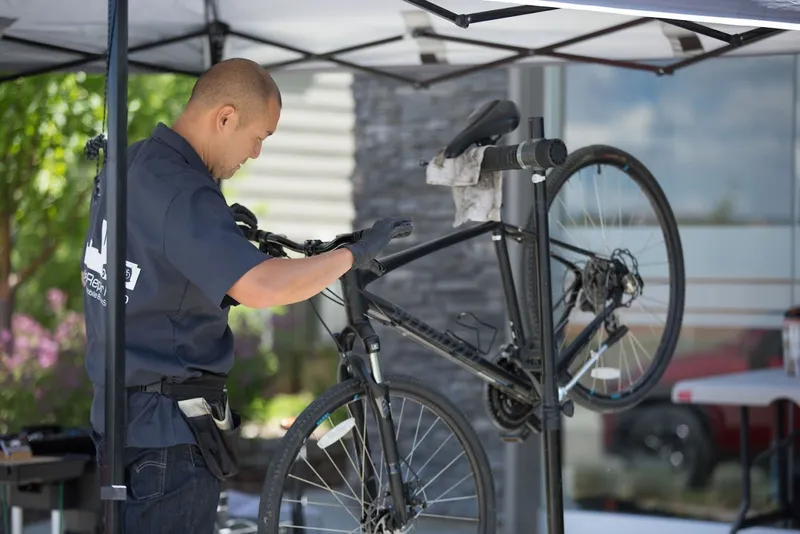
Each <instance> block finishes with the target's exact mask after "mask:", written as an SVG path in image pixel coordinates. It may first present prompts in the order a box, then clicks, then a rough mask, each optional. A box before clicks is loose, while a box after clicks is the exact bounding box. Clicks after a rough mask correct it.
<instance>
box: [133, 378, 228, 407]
mask: <svg viewBox="0 0 800 534" xmlns="http://www.w3.org/2000/svg"><path fill="white" fill-rule="evenodd" d="M226 378H227V377H226V376H224V375H212V374H204V375H201V376H199V377H196V378H187V379H186V380H183V381H181V382H176V379H175V378H164V379H162V380H160V381H158V382H153V383H150V384H146V385H144V386H132V387H129V388H127V389H128V390H129V391H133V392H145V393H158V394H159V395H164V396H165V397H169V398H171V399H174V400H177V401H181V400H185V399H193V398H197V397H203V398H205V399H207V400H209V401H212V400H217V399H219V398H220V397H221V396H222V395H223V393H224V391H225V379H226Z"/></svg>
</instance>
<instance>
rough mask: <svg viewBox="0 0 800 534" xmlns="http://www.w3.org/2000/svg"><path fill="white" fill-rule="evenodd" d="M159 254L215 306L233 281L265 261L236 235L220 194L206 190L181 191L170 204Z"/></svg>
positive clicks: (240, 235)
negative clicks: (163, 254) (162, 252)
mask: <svg viewBox="0 0 800 534" xmlns="http://www.w3.org/2000/svg"><path fill="white" fill-rule="evenodd" d="M164 253H165V254H166V257H167V259H168V260H169V261H170V262H171V263H172V264H173V265H174V266H175V267H176V268H177V269H178V270H179V271H180V272H181V273H183V275H184V276H186V278H188V279H189V280H190V281H191V282H192V283H193V284H194V285H196V286H197V287H198V288H200V290H201V291H202V292H203V293H204V294H205V295H206V296H207V297H208V298H209V299H210V300H211V301H212V302H213V303H214V304H216V305H219V306H221V305H222V301H223V299H224V298H225V295H226V294H227V293H228V291H229V290H230V288H231V287H232V286H233V284H234V283H236V281H237V280H239V279H240V278H241V277H242V276H243V275H244V274H245V273H247V272H248V271H249V270H250V269H252V268H253V267H255V266H256V265H258V264H260V263H262V262H263V261H264V260H267V259H269V258H271V256H269V255H267V254H265V253H263V252H261V251H260V250H258V248H257V247H256V246H255V245H254V244H253V243H252V242H250V241H248V240H247V238H245V237H244V235H242V232H241V230H240V229H239V227H238V226H237V225H236V221H235V220H234V218H233V214H232V213H231V211H230V208H229V207H228V205H227V203H226V202H225V198H224V197H223V196H222V193H221V192H220V191H219V190H218V189H216V188H214V187H212V186H210V185H206V186H201V187H199V188H196V189H192V190H188V191H183V192H181V193H180V194H178V196H177V197H175V199H174V200H173V201H172V204H171V205H170V207H169V210H168V211H167V216H166V220H165V221H164Z"/></svg>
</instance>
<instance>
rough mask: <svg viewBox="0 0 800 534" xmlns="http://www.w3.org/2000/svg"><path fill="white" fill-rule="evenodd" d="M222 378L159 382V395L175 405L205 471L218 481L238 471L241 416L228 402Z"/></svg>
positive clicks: (212, 377) (207, 377) (203, 377)
mask: <svg viewBox="0 0 800 534" xmlns="http://www.w3.org/2000/svg"><path fill="white" fill-rule="evenodd" d="M224 380H225V377H222V376H209V375H205V376H202V377H200V378H193V379H189V380H187V381H185V382H181V383H163V384H162V388H163V389H162V392H161V393H162V394H163V395H166V396H168V397H170V398H172V399H173V400H175V401H176V402H177V404H178V408H180V410H181V413H182V414H183V417H184V419H185V420H186V422H187V423H188V424H189V427H190V428H191V429H192V433H193V434H194V437H195V440H196V441H197V445H198V447H199V448H200V451H201V452H202V454H203V459H204V460H205V462H206V465H207V466H208V469H209V470H210V471H211V472H212V473H213V474H214V476H216V477H217V478H219V479H220V480H225V479H226V478H230V477H232V476H234V475H236V474H237V473H238V472H239V454H238V448H237V445H238V437H239V431H240V429H241V422H242V421H241V417H240V416H239V414H237V413H236V412H234V411H232V410H231V408H230V405H229V403H228V390H227V388H226V387H225V383H224Z"/></svg>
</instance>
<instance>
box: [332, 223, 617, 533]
mask: <svg viewBox="0 0 800 534" xmlns="http://www.w3.org/2000/svg"><path fill="white" fill-rule="evenodd" d="M488 233H491V234H492V240H493V241H494V245H495V252H496V254H497V259H498V262H499V266H500V276H501V280H502V285H503V292H504V296H505V301H506V306H507V311H508V316H509V319H510V327H511V338H512V343H513V346H514V349H518V350H527V349H528V343H527V341H526V334H525V329H524V328H523V327H522V325H523V321H522V314H521V313H520V307H519V299H518V298H517V293H516V289H515V284H514V278H513V274H512V271H511V262H510V260H509V254H508V246H507V242H506V239H507V238H509V237H511V238H513V239H515V240H517V241H519V242H522V241H525V240H530V241H535V239H536V236H535V234H534V233H533V232H529V231H527V230H524V229H522V228H519V227H517V226H515V225H511V224H508V223H505V222H495V221H490V222H485V223H482V224H479V225H475V226H471V227H469V228H464V229H460V230H456V231H454V232H451V233H449V234H446V235H444V236H442V237H439V238H436V239H433V240H431V241H427V242H425V243H421V244H419V245H416V246H413V247H410V248H408V249H405V250H402V251H399V252H396V253H394V254H391V255H389V256H385V257H383V258H381V259H380V263H381V264H382V265H383V268H384V270H383V273H382V274H381V275H376V274H374V273H372V272H371V271H361V270H350V271H348V272H347V273H346V274H345V275H344V276H343V277H342V278H341V279H340V280H341V282H342V289H343V300H344V308H345V313H346V315H347V323H348V324H347V326H346V327H345V328H344V330H343V331H342V332H341V333H340V334H339V335H338V336H337V343H338V344H339V347H340V350H341V351H342V357H343V361H342V362H341V363H340V367H339V380H340V381H343V380H346V379H348V378H350V377H356V378H358V379H359V380H361V381H362V382H364V387H365V390H366V393H367V396H368V397H369V400H370V402H371V403H372V404H373V405H374V406H375V407H376V408H377V410H376V411H375V412H374V413H375V418H376V422H377V424H378V434H379V437H380V441H381V444H382V446H383V451H384V461H385V462H386V466H387V472H388V473H389V486H390V491H391V495H392V501H393V509H394V514H396V515H395V518H394V519H395V522H396V525H399V526H402V525H405V524H406V522H407V517H408V510H407V508H406V494H405V491H404V487H403V480H402V477H401V475H400V463H401V458H400V454H399V451H398V447H397V440H396V438H395V431H394V422H393V420H392V415H391V406H390V404H389V395H388V393H389V391H388V388H387V386H386V385H385V384H384V383H383V376H382V372H381V365H380V340H379V337H378V335H377V334H376V332H375V330H374V329H373V327H372V324H371V323H370V319H374V320H376V321H378V322H381V323H383V324H385V325H387V326H389V327H391V328H394V329H396V330H398V331H400V332H401V333H403V334H404V335H405V336H406V337H410V338H411V339H412V340H414V341H415V342H416V343H418V344H420V345H422V346H424V347H426V348H428V349H430V350H432V351H433V352H435V353H436V354H439V355H440V356H443V357H444V358H446V359H447V360H449V361H451V362H453V363H455V364H457V365H460V366H461V367H463V368H465V369H467V371H469V372H470V373H471V374H474V375H476V376H478V377H480V378H481V379H483V380H484V381H486V382H489V383H490V384H491V385H492V386H494V387H495V388H497V389H499V390H500V391H502V392H504V393H505V394H506V395H508V396H509V397H511V398H514V399H516V400H518V401H520V402H522V403H525V404H530V405H533V404H534V402H535V400H536V397H538V396H539V391H538V388H537V383H536V380H534V378H533V376H531V382H526V381H525V380H524V379H523V378H521V377H519V376H516V375H514V374H512V373H510V372H509V371H507V370H506V369H504V368H502V367H500V365H498V364H496V363H494V362H492V361H491V360H488V359H486V358H484V357H483V354H482V353H481V352H480V350H479V349H478V348H477V347H475V346H473V345H472V344H470V343H468V342H466V341H464V340H461V339H459V338H456V337H455V336H451V335H448V334H447V333H445V332H442V331H439V330H437V329H435V328H433V327H432V326H430V325H428V324H426V323H425V322H424V321H422V320H421V319H418V318H416V317H414V316H413V315H411V314H410V313H408V312H407V311H405V310H403V309H402V308H401V307H400V306H397V305H396V304H393V303H391V302H389V301H388V300H386V299H383V298H381V297H379V296H377V295H375V294H374V293H371V292H369V291H367V290H366V287H367V286H368V285H369V284H370V283H372V282H373V281H375V280H376V279H378V278H380V277H383V276H386V275H387V274H389V273H390V272H392V271H393V270H395V269H398V268H400V267H402V266H404V265H407V264H408V263H411V262H412V261H414V260H417V259H419V258H422V257H424V256H427V255H428V254H432V253H434V252H438V251H440V250H443V249H445V248H448V247H450V246H453V245H456V244H458V243H462V242H464V241H468V240H470V239H474V238H476V237H479V236H482V235H484V234H488ZM550 243H551V245H557V246H560V247H562V248H566V249H568V250H572V251H574V252H578V253H581V254H585V255H586V256H588V257H594V256H595V254H594V253H592V252H590V251H587V250H583V249H581V248H578V247H574V246H572V245H568V244H566V243H563V242H561V241H558V240H557V239H552V238H551V239H550ZM550 257H551V258H554V259H556V260H559V261H561V262H563V263H564V264H566V265H567V266H568V267H569V268H571V269H574V270H577V268H576V267H575V266H574V265H572V264H571V263H570V262H568V261H567V260H565V259H563V258H561V257H559V256H558V255H557V254H553V253H552V252H551V253H550ZM580 283H581V278H580V277H577V280H576V284H578V286H580ZM577 294H578V290H574V291H573V292H572V295H573V296H572V298H571V300H570V302H568V303H567V310H566V311H565V313H564V316H563V317H564V318H566V317H567V316H568V315H569V312H570V310H571V308H572V307H573V306H574V305H575V303H576V301H577ZM614 308H615V306H609V307H607V308H606V309H605V310H604V311H602V312H600V313H599V314H597V316H596V317H595V319H594V320H593V321H592V322H591V323H590V324H589V325H588V326H587V327H586V328H584V330H583V331H582V332H581V334H580V335H578V336H577V338H576V339H575V340H574V341H573V342H572V343H571V344H570V345H569V346H568V347H567V348H566V349H565V350H564V351H562V352H561V354H559V355H558V362H559V364H561V363H564V362H571V361H572V359H573V358H574V357H575V356H576V355H577V354H578V351H579V350H580V349H581V348H582V347H584V346H585V345H586V343H588V341H589V340H590V339H591V337H592V336H593V335H594V333H595V332H596V331H597V329H598V328H600V326H601V325H602V324H603V321H604V320H605V318H606V317H607V316H608V315H609V314H610V313H611V312H612V311H613V310H614ZM560 323H561V324H564V321H563V320H562V321H560ZM532 326H533V325H532ZM555 330H556V332H558V331H559V330H560V327H558V326H557V327H556V329H555ZM356 336H358V337H360V338H361V340H362V341H363V343H364V350H365V351H366V353H367V354H368V355H369V359H370V364H371V373H370V372H369V370H368V369H367V367H366V363H365V362H364V361H363V360H362V359H361V358H360V356H358V355H354V354H352V351H353V345H354V343H355V338H356ZM558 367H560V365H559V366H558ZM535 390H536V391H535ZM352 410H353V409H352V408H351V415H352V416H353V417H354V418H355V420H356V424H357V425H359V427H361V425H362V424H363V422H364V415H365V414H364V410H363V408H361V406H360V405H359V406H357V407H356V408H355V411H352ZM537 426H538V425H537ZM364 440H365V441H364V444H363V446H364V447H366V448H369V444H368V441H369V440H368V439H367V438H366V436H364ZM355 447H356V451H357V457H360V456H361V451H360V450H359V449H360V448H361V447H362V445H360V444H355ZM361 469H363V471H364V480H365V481H369V482H365V483H366V484H367V487H366V488H365V489H366V493H367V500H372V499H373V498H375V497H377V495H378V490H379V488H376V487H375V480H374V477H373V475H374V473H373V467H372V466H370V465H364V466H361Z"/></svg>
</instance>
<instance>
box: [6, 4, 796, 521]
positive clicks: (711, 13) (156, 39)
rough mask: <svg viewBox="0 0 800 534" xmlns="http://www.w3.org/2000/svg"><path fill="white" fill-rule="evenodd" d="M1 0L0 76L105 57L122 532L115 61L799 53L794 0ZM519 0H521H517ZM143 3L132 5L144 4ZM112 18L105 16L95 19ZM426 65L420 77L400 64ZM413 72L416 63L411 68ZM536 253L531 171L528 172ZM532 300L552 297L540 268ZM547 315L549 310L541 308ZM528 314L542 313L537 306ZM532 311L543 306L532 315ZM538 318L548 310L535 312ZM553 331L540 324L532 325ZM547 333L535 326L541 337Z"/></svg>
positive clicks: (119, 113) (119, 122)
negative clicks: (510, 0) (537, 293)
mask: <svg viewBox="0 0 800 534" xmlns="http://www.w3.org/2000/svg"><path fill="white" fill-rule="evenodd" d="M131 4H132V5H131V6H130V8H129V6H128V0H57V1H54V0H0V72H2V73H4V75H3V76H0V83H2V82H4V81H8V80H11V79H18V78H20V77H25V76H29V75H34V74H38V73H44V72H51V71H65V70H73V69H85V70H95V69H102V67H103V66H106V67H107V74H108V108H109V111H108V118H109V126H108V129H109V133H110V135H109V142H108V149H107V155H106V163H107V169H108V177H107V178H108V180H107V187H108V189H107V191H106V194H107V195H108V197H109V201H108V202H107V212H106V218H107V221H108V249H107V250H108V257H107V268H106V270H107V273H108V298H107V301H108V315H107V317H108V329H107V339H106V354H107V360H106V361H107V369H106V395H107V397H106V428H107V429H108V433H107V436H106V440H105V442H106V447H107V452H106V455H105V457H106V458H107V459H108V461H109V466H108V468H107V469H104V470H103V486H102V489H101V497H102V499H103V500H104V501H106V502H107V506H106V514H105V519H106V525H107V527H106V533H107V534H113V533H117V532H121V524H120V513H119V507H118V503H119V502H121V501H123V500H125V498H126V494H127V488H126V487H125V477H124V455H123V453H124V445H123V444H124V442H125V417H124V414H125V402H126V401H125V395H124V374H125V372H124V369H125V358H124V353H125V350H124V346H125V343H124V342H125V327H124V291H125V285H124V282H125V274H124V267H125V253H124V251H125V248H126V247H125V243H126V213H127V207H126V194H125V193H126V184H127V161H126V156H125V153H126V147H127V138H126V129H125V127H124V126H125V124H126V115H127V104H126V101H127V89H126V83H125V82H126V80H127V76H128V72H129V70H131V71H134V70H136V71H143V72H179V73H186V74H191V75H196V74H199V73H200V72H201V71H202V70H204V69H205V68H207V67H208V66H210V65H211V64H213V63H215V62H218V61H220V60H221V59H224V58H226V57H247V58H250V59H253V60H256V61H258V62H259V63H262V64H264V65H265V66H266V67H267V68H270V69H273V70H274V69H279V68H284V69H320V68H328V67H330V66H332V65H333V66H336V67H345V68H350V69H356V70H362V71H365V72H368V73H371V74H374V75H380V76H389V77H392V78H394V79H396V80H399V81H402V82H405V83H409V84H411V85H414V86H417V87H426V86H430V85H432V84H434V83H437V82H439V81H442V80H445V79H452V78H454V77H458V76H460V75H464V74H468V73H472V72H475V71H477V70H480V69H484V68H489V67H496V66H500V65H504V64H510V63H513V62H553V61H581V62H590V63H600V64H607V65H613V66H618V67H623V68H633V69H642V70H647V71H651V72H653V73H655V74H657V75H664V74H672V73H674V72H675V71H676V70H678V69H680V68H682V67H686V66H688V65H692V64H695V63H697V62H698V61H701V60H702V59H705V58H708V57H713V56H718V55H721V54H731V55H744V54H746V55H764V54H777V53H791V52H800V34H797V33H795V32H789V31H786V30H792V29H797V28H800V5H797V4H796V2H795V0H727V1H726V0H704V1H702V2H699V1H697V0H638V1H637V0H573V1H571V2H550V1H539V0H525V1H522V0H521V1H520V2H519V3H517V4H511V3H504V4H501V3H499V2H496V1H495V0H437V3H432V2H429V1H428V0H290V1H285V2H265V1H263V0H240V1H238V2H224V3H218V2H217V0H135V1H134V2H131ZM520 4H523V5H520ZM143 10H144V11H143ZM109 30H111V31H109ZM421 67H425V68H426V69H427V70H430V71H432V72H433V73H432V74H429V75H428V77H426V78H417V77H414V75H412V74H411V73H409V70H410V68H413V69H415V70H419V69H420V68H421ZM426 74H427V73H426ZM534 191H535V197H537V196H538V197H539V200H538V201H536V198H534V203H535V204H536V205H537V206H540V208H541V209H540V210H539V213H538V214H537V215H538V220H537V232H538V246H539V254H540V256H541V257H547V256H548V250H547V247H548V245H547V243H548V230H547V224H548V223H547V220H548V218H547V213H546V210H545V208H544V207H543V206H544V205H545V201H544V198H543V195H544V182H543V181H540V182H538V183H537V184H536V185H535V186H534ZM539 277H540V280H539V284H540V294H541V295H542V299H541V302H540V306H541V307H542V310H550V309H551V303H550V302H549V301H550V297H549V294H550V292H549V291H548V290H545V288H546V287H547V286H546V285H544V284H545V283H549V282H545V281H549V262H546V261H545V262H543V263H542V268H541V269H540V272H539ZM547 315H550V314H549V313H548V314H547ZM541 317H542V318H543V320H545V319H546V316H545V315H544V314H543V315H541ZM545 322H547V321H545ZM550 325H551V326H552V318H550ZM546 330H547V331H549V332H552V329H546ZM547 338H552V335H551V334H549V333H547V334H545V333H544V332H543V339H545V340H546V339H547ZM544 345H545V346H544V369H543V373H544V377H543V382H544V386H545V387H544V390H545V391H544V395H543V398H544V403H543V404H544V410H543V411H544V412H545V414H546V415H554V414H557V413H558V412H559V410H560V406H559V405H558V402H557V397H556V389H555V378H554V376H553V371H552V369H553V368H554V367H555V361H554V346H553V344H552V343H548V342H546V341H545V343H544ZM543 423H544V425H543V430H544V439H545V446H544V450H545V456H546V461H545V465H546V468H547V471H546V476H545V478H546V479H547V483H548V486H549V488H548V489H549V491H548V495H547V497H548V498H547V510H548V518H547V519H548V527H549V528H548V530H549V532H550V534H562V533H563V532H564V524H563V504H562V501H561V499H562V493H561V487H562V484H561V461H560V455H561V452H560V448H561V444H560V441H561V438H560V427H559V424H560V423H559V418H558V416H557V415H556V416H555V417H554V418H553V417H549V416H548V417H545V418H544V420H543Z"/></svg>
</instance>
